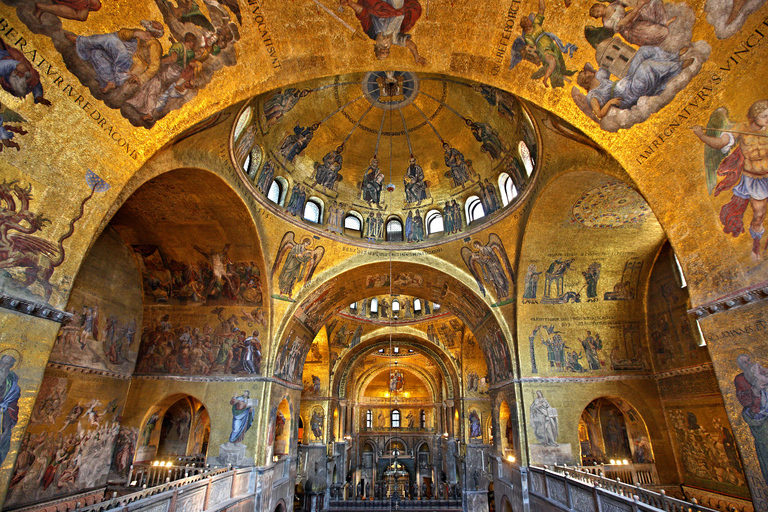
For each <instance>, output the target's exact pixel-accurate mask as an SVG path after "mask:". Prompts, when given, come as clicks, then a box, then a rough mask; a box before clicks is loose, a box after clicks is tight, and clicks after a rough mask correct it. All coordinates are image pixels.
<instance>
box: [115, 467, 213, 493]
mask: <svg viewBox="0 0 768 512" xmlns="http://www.w3.org/2000/svg"><path fill="white" fill-rule="evenodd" d="M209 471H210V468H206V467H204V466H199V465H196V464H184V465H173V466H155V465H153V464H132V465H131V471H130V472H129V473H128V486H129V487H142V488H144V487H155V486H156V485H161V484H165V483H168V482H173V481H175V480H181V479H182V478H189V477H190V476H196V475H202V474H204V473H207V472H209Z"/></svg>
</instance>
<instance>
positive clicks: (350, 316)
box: [337, 295, 454, 326]
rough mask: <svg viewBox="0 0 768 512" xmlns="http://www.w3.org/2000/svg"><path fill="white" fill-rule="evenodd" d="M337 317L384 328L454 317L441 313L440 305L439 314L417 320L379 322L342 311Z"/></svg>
mask: <svg viewBox="0 0 768 512" xmlns="http://www.w3.org/2000/svg"><path fill="white" fill-rule="evenodd" d="M373 297H378V295H373ZM423 300H426V299H423ZM358 302H360V301H358ZM429 302H432V301H429ZM342 309H343V308H342ZM337 315H338V316H340V317H342V318H344V319H345V320H354V321H356V322H360V323H367V324H375V325H384V326H390V325H392V326H401V325H414V324H420V323H422V322H431V321H433V320H439V319H440V318H444V317H449V316H454V314H453V312H451V311H443V308H442V305H441V307H440V313H432V314H430V315H419V317H418V318H417V317H416V316H414V318H407V319H406V318H391V317H385V318H386V320H380V319H377V318H370V317H367V316H358V315H353V314H351V313H344V312H342V311H339V312H338V313H337Z"/></svg>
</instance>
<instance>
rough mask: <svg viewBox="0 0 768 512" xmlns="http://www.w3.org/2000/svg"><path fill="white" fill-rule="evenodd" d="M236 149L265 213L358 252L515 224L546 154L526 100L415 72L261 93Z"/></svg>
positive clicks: (242, 120)
mask: <svg viewBox="0 0 768 512" xmlns="http://www.w3.org/2000/svg"><path fill="white" fill-rule="evenodd" d="M231 140H232V151H231V155H232V158H233V160H234V163H235V165H236V167H237V168H238V169H239V170H240V177H241V179H242V180H243V181H244V182H245V183H246V185H247V187H248V189H249V190H250V192H251V193H252V194H253V195H254V196H255V197H256V198H257V200H258V201H259V202H260V203H261V204H262V205H264V206H266V207H267V208H269V209H271V210H272V211H274V212H275V213H276V214H277V215H279V216H281V217H283V218H286V219H288V220H290V221H291V222H293V223H295V224H300V225H301V226H302V227H305V228H309V229H316V230H319V231H322V232H323V233H324V234H326V235H330V236H334V237H339V238H342V239H344V240H345V241H348V242H350V243H358V244H370V243H373V244H375V243H381V242H405V243H421V244H420V245H423V244H425V243H429V242H431V241H433V242H437V241H439V242H442V241H445V240H446V239H450V238H452V237H453V238H458V237H461V236H465V235H466V232H467V231H472V230H474V228H475V227H476V226H479V225H481V224H482V225H485V224H486V223H487V222H488V221H491V222H492V221H493V220H494V219H495V218H496V219H497V218H501V217H503V216H504V215H505V214H507V213H508V212H510V211H512V210H514V209H515V208H516V207H517V206H518V205H519V204H520V203H521V202H522V201H523V199H524V197H525V195H526V194H525V191H526V190H527V188H528V186H529V185H530V183H531V182H532V181H533V177H534V170H535V162H536V160H537V158H538V153H539V142H538V138H537V135H536V132H535V130H534V128H533V124H532V123H531V120H530V118H529V115H528V113H527V111H526V106H525V105H524V104H523V103H522V102H521V101H520V100H519V99H518V98H517V97H515V96H513V95H511V94H509V93H507V92H504V91H502V90H500V89H497V88H494V87H490V86H487V85H483V84H478V83H472V82H469V81H466V80H460V79H455V78H451V77H447V76H443V75H428V74H425V75H421V74H417V73H415V72H409V71H374V72H368V73H364V74H362V73H361V74H355V75H344V76H336V77H331V78H326V79H320V80H315V81H313V82H307V83H303V84H298V85H296V86H293V87H287V88H284V89H281V90H276V91H271V92H269V93H266V94H263V95H260V96H258V97H255V98H253V99H252V100H250V101H249V102H247V104H246V105H245V106H244V107H243V109H242V110H241V112H240V116H239V118H238V121H237V123H235V127H234V129H233V132H232V139H231Z"/></svg>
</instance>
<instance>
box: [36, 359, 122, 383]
mask: <svg viewBox="0 0 768 512" xmlns="http://www.w3.org/2000/svg"><path fill="white" fill-rule="evenodd" d="M46 367H47V368H51V369H53V370H63V371H66V372H73V373H85V374H89V375H98V376H100V377H109V378H112V379H121V380H129V379H130V378H131V376H130V375H124V374H122V373H115V372H111V371H109V370H99V369H96V368H87V367H85V366H74V365H71V364H64V363H56V362H51V361H49V362H48V364H47V365H46Z"/></svg>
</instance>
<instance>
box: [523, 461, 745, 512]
mask: <svg viewBox="0 0 768 512" xmlns="http://www.w3.org/2000/svg"><path fill="white" fill-rule="evenodd" d="M528 489H529V492H530V493H531V494H532V495H533V496H535V497H537V498H540V499H543V500H544V501H546V502H548V503H550V504H552V505H554V506H557V507H560V508H563V509H565V510H571V509H578V510H584V509H585V507H583V506H581V505H582V504H583V505H585V506H586V507H587V508H588V507H592V510H613V509H617V508H625V507H626V506H627V505H629V506H630V507H631V508H632V510H637V511H639V512H652V511H658V510H664V511H666V512H717V511H716V510H714V509H711V508H708V507H704V506H701V505H699V504H697V503H696V500H692V501H691V502H687V501H682V500H678V499H675V498H671V497H669V496H667V495H666V494H665V493H664V492H663V491H662V492H661V493H657V492H653V491H650V490H648V489H643V488H642V487H638V486H636V485H631V484H626V483H624V482H622V481H621V480H612V479H610V478H605V477H602V476H598V475H594V474H592V473H590V472H587V471H582V470H581V469H576V468H569V467H563V466H555V467H554V468H549V467H548V466H544V467H543V468H542V467H535V466H531V467H530V471H529V472H528ZM572 502H578V503H579V504H580V505H579V506H578V507H577V506H574V503H572ZM587 502H588V503H587ZM620 503H623V504H624V505H623V506H622V505H620ZM733 510H735V511H736V512H749V510H748V509H747V508H736V507H734V508H733Z"/></svg>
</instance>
